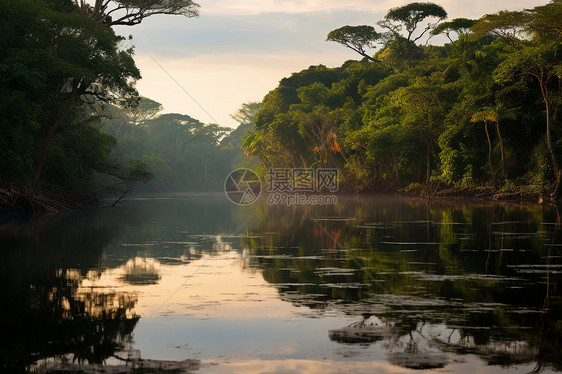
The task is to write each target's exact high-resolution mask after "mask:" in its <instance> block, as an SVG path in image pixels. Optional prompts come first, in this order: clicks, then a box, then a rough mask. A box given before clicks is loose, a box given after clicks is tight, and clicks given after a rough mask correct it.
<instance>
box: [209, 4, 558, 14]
mask: <svg viewBox="0 0 562 374" xmlns="http://www.w3.org/2000/svg"><path fill="white" fill-rule="evenodd" d="M410 2H412V1H408V0H401V1H397V0H382V1H373V0H346V1H341V0H283V1H279V0H237V1H228V0H201V1H199V4H200V5H201V14H202V15H205V14H213V15H219V14H220V15H230V16H235V15H261V14H265V13H281V14H304V13H322V12H323V13H328V12H342V11H356V12H368V13H372V14H376V13H383V14H384V13H386V12H387V11H388V10H389V9H390V8H393V7H397V6H401V5H404V4H407V3H410ZM434 2H435V3H437V4H439V5H441V6H443V7H444V8H445V10H446V11H447V12H449V14H450V15H451V16H452V17H470V18H479V17H481V16H483V15H484V14H486V13H494V12H497V11H498V10H504V9H510V10H519V9H523V8H529V7H534V6H537V5H543V4H546V3H548V0H547V1H536V0H535V1H534V0H497V1H489V0H475V1H471V2H470V3H467V2H466V1H459V0H437V1H434Z"/></svg>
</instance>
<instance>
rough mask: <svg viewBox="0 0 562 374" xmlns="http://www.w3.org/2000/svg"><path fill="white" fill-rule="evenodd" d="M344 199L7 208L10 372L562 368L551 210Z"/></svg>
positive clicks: (2, 353) (4, 365) (2, 345)
mask: <svg viewBox="0 0 562 374" xmlns="http://www.w3.org/2000/svg"><path fill="white" fill-rule="evenodd" d="M339 201H340V204H339V205H337V206H316V207H313V206H309V207H294V208H281V207H272V206H268V205H267V204H256V205H253V206H250V207H244V208H241V207H237V206H235V205H233V204H229V203H228V201H227V200H226V199H223V200H221V199H219V198H216V197H212V198H205V199H202V198H199V197H198V198H170V199H167V200H151V199H146V200H128V201H127V202H126V203H125V204H124V205H123V206H122V207H121V208H119V209H111V210H97V211H90V212H81V213H76V214H72V215H70V216H55V217H44V218H42V219H38V220H31V221H29V220H28V221H22V222H17V221H10V222H9V223H5V224H3V225H1V226H0V242H1V243H2V248H3V250H2V252H1V256H2V258H1V261H0V282H1V284H2V287H1V289H0V300H2V306H3V307H2V308H1V310H0V318H1V321H2V325H3V329H2V331H5V332H6V333H3V334H2V335H1V336H0V360H1V362H0V369H5V370H11V371H25V370H30V369H36V370H39V371H41V370H42V371H49V370H51V371H52V370H55V371H56V370H60V369H61V365H78V364H80V365H81V366H80V369H79V370H86V371H87V370H88V368H90V366H88V365H93V364H100V363H105V364H106V365H110V367H111V368H112V370H114V371H119V370H126V371H127V370H130V369H131V368H133V367H135V368H136V369H138V368H139V365H141V364H142V365H148V366H147V368H148V367H149V366H150V365H153V366H154V365H156V366H157V367H158V368H159V369H158V370H160V371H161V372H163V371H165V370H168V369H169V370H180V371H183V372H192V371H196V370H198V371H202V372H204V371H206V370H207V371H210V372H251V371H252V370H253V369H251V368H255V370H254V371H256V372H259V370H260V369H259V367H260V366H259V362H261V365H262V367H268V368H270V369H271V370H273V371H274V370H285V369H286V370H292V369H291V368H303V367H306V368H309V369H310V370H312V371H314V370H319V371H322V370H327V369H328V368H329V367H332V368H337V367H339V368H342V369H345V370H354V371H356V372H362V371H368V370H372V368H373V367H375V366H376V367H379V368H380V369H381V370H383V371H393V370H395V369H396V367H397V366H398V367H401V368H406V369H414V370H419V369H441V368H445V370H454V371H471V370H472V369H474V367H478V370H479V371H482V370H483V368H482V367H481V366H482V362H484V363H485V365H494V366H498V367H500V368H502V367H503V368H508V369H513V368H514V367H515V365H526V366H525V367H526V368H528V370H527V371H530V370H534V371H537V372H538V371H542V370H545V369H552V370H557V371H560V370H562V359H561V355H560V351H561V348H562V308H561V301H560V294H559V286H560V277H561V275H560V274H561V273H562V237H561V233H562V231H561V230H560V226H559V225H558V224H557V222H558V221H557V219H558V218H557V217H558V214H557V211H556V209H554V208H552V207H543V206H536V205H523V206H514V205H500V204H484V203H474V202H462V201H461V202H440V201H436V202H432V203H431V204H430V205H428V204H427V203H426V202H425V201H423V200H418V199H409V198H374V199H366V198H365V199H362V200H358V199H354V198H350V199H345V198H341V199H339ZM143 321H145V322H144V323H145V325H144V326H145V327H142V324H143ZM169 321H173V323H172V322H169ZM207 321H209V322H208V323H206V322H207ZM293 323H297V324H298V326H302V327H298V328H297V327H295V326H294V325H292V324H293ZM168 325H170V327H166V326H168ZM316 329H317V330H318V333H311V332H310V330H313V331H316ZM146 331H150V334H148V333H146ZM158 331H162V334H163V335H164V336H163V337H158V338H157V337H156V336H157V332H158ZM180 331H181V332H182V334H181V336H179V337H176V336H175V335H174V334H175V333H176V332H178V333H179V332H180ZM268 331H269V333H268ZM272 331H275V332H276V333H275V335H274V334H273V332H272ZM229 334H230V335H229ZM268 334H269V335H268ZM285 335H286V336H285ZM158 339H163V341H164V343H163V344H164V345H165V344H168V343H169V342H174V343H173V344H172V345H173V347H172V348H169V349H168V348H166V349H168V350H163V349H161V348H158V349H156V348H154V345H151V344H152V343H151V342H152V341H157V340H158ZM283 339H285V340H283ZM306 339H308V340H306ZM300 340H302V341H306V342H307V343H306V344H305V343H302V344H299V341H300ZM206 341H209V343H205V342H206ZM217 341H221V342H224V341H227V342H228V341H232V346H226V345H225V344H227V343H220V344H219V343H217ZM175 342H177V344H176V343H175ZM205 344H207V345H205ZM139 347H144V348H143V349H142V356H143V358H141V354H140V351H139ZM159 347H161V346H159ZM178 347H179V348H178ZM185 347H187V348H185ZM191 347H193V348H191ZM280 347H281V348H282V349H280ZM171 350H174V352H176V353H173V354H172V353H170V352H171ZM178 350H180V351H178ZM181 350H183V351H181ZM200 352H203V353H200ZM197 355H198V358H199V359H203V361H204V362H203V364H202V365H199V361H198V360H193V359H194V358H196V357H195V356H197ZM219 356H225V357H227V358H225V359H224V360H222V361H221V360H220V359H216V360H215V361H218V362H219V363H220V365H219V366H209V365H210V363H213V362H214V361H213V358H216V357H219ZM144 357H147V358H148V359H145V358H144ZM257 357H259V358H260V359H261V361H260V360H258V359H257ZM471 357H479V358H480V360H481V361H478V362H477V363H475V362H474V361H473V360H472V359H471ZM170 358H173V360H169V359H170ZM149 359H152V360H149ZM281 359H284V360H289V361H287V362H284V363H282V362H281V361H280V360H281ZM324 359H326V361H322V360H324ZM156 360H157V361H156ZM186 360H187V361H186ZM205 360H206V361H205ZM290 360H293V361H290ZM295 360H300V361H299V362H295ZM266 361H267V362H266ZM291 362H292V363H291ZM326 362H330V365H326ZM214 363H216V362H214ZM468 363H470V365H476V366H472V367H469V364H468ZM158 365H159V366H158ZM463 365H465V366H463ZM66 368H67V369H68V368H69V366H66ZM70 368H71V369H72V367H70ZM166 368H168V369H166ZM242 368H246V369H247V371H244V370H243V369H242ZM75 369H76V370H78V369H77V368H75ZM136 369H135V370H136ZM153 369H154V367H152V369H150V370H153ZM73 370H74V369H73ZM147 370H148V369H147ZM401 370H402V369H401Z"/></svg>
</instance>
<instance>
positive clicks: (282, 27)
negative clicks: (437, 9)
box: [116, 0, 548, 127]
mask: <svg viewBox="0 0 562 374" xmlns="http://www.w3.org/2000/svg"><path fill="white" fill-rule="evenodd" d="M408 2H410V1H397V0H382V1H374V0H346V1H342V0H282V1H281V0H200V1H199V2H198V3H199V4H200V5H201V8H200V16H199V17H197V18H185V17H181V16H153V17H150V18H147V19H145V20H144V21H143V23H142V24H140V25H137V26H134V27H119V28H116V31H117V33H118V34H121V35H129V34H131V35H133V41H132V43H133V45H135V50H136V56H135V60H136V62H137V66H138V67H139V68H140V70H141V74H142V77H143V78H142V80H140V81H139V82H138V83H137V88H138V90H139V92H140V94H141V95H143V96H146V97H149V98H151V99H153V100H156V101H158V102H160V103H162V105H163V106H164V112H167V113H170V112H176V113H182V114H188V115H190V116H192V117H194V118H197V119H198V120H200V121H201V122H204V123H213V122H216V123H218V124H220V125H222V126H229V127H236V126H237V123H236V122H235V121H234V120H233V119H232V118H230V116H229V115H230V114H232V113H234V112H235V111H236V110H237V109H238V108H240V106H241V105H242V104H243V103H245V102H248V101H261V100H262V99H263V97H264V96H265V95H266V94H267V93H268V92H269V91H270V90H273V89H274V88H275V87H276V86H277V85H278V83H279V80H281V79H282V78H284V77H287V76H290V75H291V73H294V72H297V71H300V70H303V69H306V68H308V67H309V66H310V65H319V64H323V65H326V66H328V67H335V66H340V65H341V64H343V63H344V62H345V61H346V60H349V59H359V58H360V56H359V55H357V54H355V53H354V52H353V51H351V50H348V49H346V48H344V47H343V46H341V45H339V44H337V43H333V42H326V41H325V39H326V35H327V34H328V32H329V31H330V30H333V29H335V28H338V27H340V26H343V25H363V24H365V25H372V26H375V25H376V22H377V21H378V20H380V19H381V18H382V17H383V16H384V14H385V13H386V11H387V10H388V9H390V8H392V7H395V6H400V5H404V4H406V3H408ZM436 3H438V4H439V5H441V6H443V7H444V8H445V10H446V11H447V13H448V14H449V19H452V18H456V17H467V18H479V17H481V16H482V15H484V14H487V13H494V12H497V11H499V10H504V9H509V10H520V9H523V8H532V7H534V6H537V5H543V4H546V3H548V1H547V0H509V1H508V0H496V1H489V0H486V1H485V0H476V1H470V2H467V1H459V0H444V1H436ZM370 52H372V53H374V51H370ZM180 86H181V87H180ZM186 92H187V93H186ZM190 96H191V97H190Z"/></svg>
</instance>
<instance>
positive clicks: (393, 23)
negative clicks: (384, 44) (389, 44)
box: [378, 2, 447, 42]
mask: <svg viewBox="0 0 562 374" xmlns="http://www.w3.org/2000/svg"><path fill="white" fill-rule="evenodd" d="M427 18H435V19H437V22H435V23H428V24H427V26H426V27H425V28H424V29H423V31H421V33H420V34H419V35H418V36H414V33H415V32H416V30H417V29H418V26H419V24H420V23H421V22H423V21H424V20H426V19H427ZM445 18H447V12H446V11H445V9H443V7H441V6H440V5H437V4H435V3H431V2H427V3H418V2H415V3H410V4H406V5H403V6H400V7H396V8H392V9H390V10H389V11H388V13H386V15H385V16H384V19H382V20H381V21H379V22H378V25H379V26H381V27H383V28H385V29H388V30H389V31H390V32H391V33H392V34H393V35H394V36H395V37H396V38H397V37H400V36H401V34H400V32H401V31H402V30H405V31H406V39H407V40H408V41H412V42H416V41H418V40H419V39H421V38H422V37H423V36H424V35H425V33H426V32H428V31H430V30H431V29H433V28H434V27H435V26H436V25H437V24H438V23H439V22H440V21H442V20H444V19H445Z"/></svg>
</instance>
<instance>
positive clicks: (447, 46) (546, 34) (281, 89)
mask: <svg viewBox="0 0 562 374" xmlns="http://www.w3.org/2000/svg"><path fill="white" fill-rule="evenodd" d="M446 18H447V13H446V11H445V9H443V8H442V7H441V6H439V5H436V4H433V3H411V4H407V5H404V6H401V7H397V8H393V9H391V10H389V11H388V13H387V14H386V16H385V17H384V18H383V19H382V20H380V21H379V22H377V24H376V26H377V28H375V27H374V26H368V25H360V26H343V27H341V28H338V29H336V30H332V31H331V32H329V33H328V35H327V40H328V41H331V42H336V43H340V44H341V45H342V46H344V47H347V48H350V49H351V50H353V51H355V52H357V53H358V54H359V55H360V56H362V57H363V59H362V60H361V61H347V62H345V63H344V64H343V65H342V66H341V67H337V68H327V67H325V66H322V65H319V66H311V67H310V68H308V69H306V70H303V71H301V72H298V73H295V74H293V75H291V76H290V77H288V78H285V79H283V80H281V82H280V84H279V86H278V87H277V88H275V89H274V90H272V91H271V92H270V93H269V94H268V95H267V96H266V97H265V98H264V100H263V103H262V109H261V110H260V112H259V113H258V116H257V120H256V126H255V129H254V131H253V132H252V133H251V134H250V135H249V136H248V137H246V138H245V144H244V147H245V151H246V152H247V154H249V155H253V156H256V157H258V158H259V159H260V160H261V163H262V165H263V166H264V167H337V168H340V170H342V171H343V180H342V185H343V186H345V187H347V188H348V189H349V190H360V191H361V190H367V191H384V190H397V189H406V190H412V191H418V192H425V193H432V192H435V191H436V190H437V189H443V188H451V187H452V188H453V189H456V190H457V191H458V190H463V189H464V190H470V191H479V190H486V189H487V190H492V191H515V192H520V193H549V194H552V195H553V196H555V195H558V194H559V187H560V166H559V164H560V160H559V157H560V154H561V151H562V148H561V147H562V144H561V141H562V140H561V136H562V133H561V130H560V119H559V118H558V117H557V109H558V107H559V105H560V102H561V96H560V94H561V92H560V88H561V79H562V2H561V1H560V0H554V1H552V2H551V3H549V4H547V5H544V6H538V7H535V8H533V9H528V10H522V11H501V12H499V13H496V14H490V15H485V16H483V17H482V18H481V19H479V20H471V19H466V18H455V19H452V20H450V21H446ZM439 39H441V40H445V41H446V42H445V43H444V45H432V44H430V42H433V41H435V43H434V44H439V43H438V42H437V41H438V40H439ZM376 47H380V48H378V50H377V51H376V52H375V51H373V52H374V54H373V55H371V54H370V53H369V51H370V50H374V49H376Z"/></svg>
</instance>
